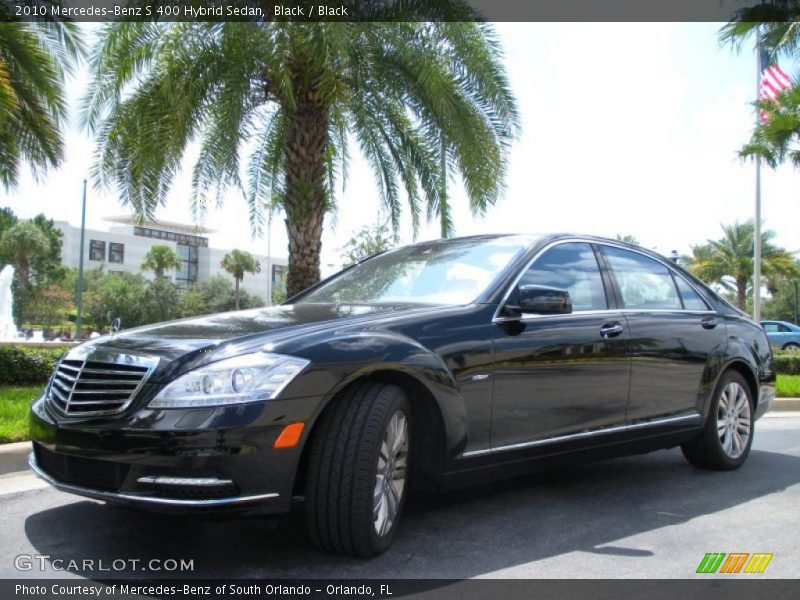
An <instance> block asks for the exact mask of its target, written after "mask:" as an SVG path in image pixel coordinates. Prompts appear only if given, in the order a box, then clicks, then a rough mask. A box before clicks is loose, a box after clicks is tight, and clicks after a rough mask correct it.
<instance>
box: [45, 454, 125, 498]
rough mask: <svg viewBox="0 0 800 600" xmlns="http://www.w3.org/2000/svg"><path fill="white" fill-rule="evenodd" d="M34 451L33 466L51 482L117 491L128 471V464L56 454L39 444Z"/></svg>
mask: <svg viewBox="0 0 800 600" xmlns="http://www.w3.org/2000/svg"><path fill="white" fill-rule="evenodd" d="M33 450H34V454H35V456H36V464H37V465H39V468H40V469H42V470H43V471H44V472H45V473H47V474H48V475H50V476H51V477H52V478H53V479H55V480H56V481H58V482H61V483H69V484H72V485H77V486H80V487H85V488H89V489H96V490H103V491H106V492H116V491H119V489H120V488H121V487H122V484H123V482H124V481H125V478H126V477H127V476H128V471H129V470H130V466H129V465H124V464H119V463H113V462H109V461H106V460H95V459H93V458H83V457H80V456H70V455H68V454H58V453H56V452H51V451H50V450H48V449H47V448H44V447H43V446H40V445H39V444H34V448H33Z"/></svg>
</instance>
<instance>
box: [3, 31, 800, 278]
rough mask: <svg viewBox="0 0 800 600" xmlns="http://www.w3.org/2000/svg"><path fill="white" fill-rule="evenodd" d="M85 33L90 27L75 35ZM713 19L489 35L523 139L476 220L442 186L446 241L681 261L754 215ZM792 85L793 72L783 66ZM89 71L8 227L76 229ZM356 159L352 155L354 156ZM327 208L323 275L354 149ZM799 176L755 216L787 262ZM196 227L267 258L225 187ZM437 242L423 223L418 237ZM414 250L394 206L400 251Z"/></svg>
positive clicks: (736, 91)
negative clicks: (518, 241)
mask: <svg viewBox="0 0 800 600" xmlns="http://www.w3.org/2000/svg"><path fill="white" fill-rule="evenodd" d="M84 26H85V27H87V28H88V27H91V26H90V25H84ZM719 27H720V24H715V23H655V24H647V23H623V24H609V23H566V24H558V23H498V24H496V29H497V31H498V33H499V35H500V38H501V41H502V43H503V46H504V50H505V64H506V66H507V69H508V74H509V78H510V82H511V87H512V90H513V92H514V94H515V95H516V98H517V101H518V105H519V109H520V113H521V117H522V132H521V135H520V136H519V139H518V140H517V141H516V142H515V143H514V145H513V146H512V148H511V153H510V165H509V166H510V168H509V172H508V177H507V181H506V191H505V193H504V194H503V195H502V196H501V197H499V198H498V199H497V202H496V204H495V206H494V207H493V208H491V209H490V210H489V211H488V213H487V214H486V215H485V216H484V217H482V218H475V217H473V216H472V215H471V214H470V211H469V209H468V205H467V201H466V196H465V194H464V193H463V190H462V189H461V188H460V184H459V183H458V182H457V181H456V182H454V183H453V184H452V187H451V190H450V194H451V196H452V199H453V204H454V217H455V226H456V234H457V235H470V234H475V233H486V232H533V233H546V232H574V233H585V234H595V235H603V236H609V237H614V236H615V235H616V234H622V235H625V234H629V235H633V236H635V237H636V238H637V239H638V240H639V242H640V243H641V244H642V245H643V246H646V247H648V248H653V249H655V250H657V251H659V252H661V253H663V254H669V253H670V252H671V251H672V250H677V251H678V252H680V253H689V252H690V247H691V245H693V244H699V243H703V242H705V241H706V240H708V239H709V238H715V239H716V238H719V237H720V235H721V229H720V224H721V223H732V222H733V221H735V220H740V221H744V220H746V219H748V218H752V216H753V213H754V190H755V176H754V172H755V171H754V166H753V165H752V164H751V163H743V162H742V161H741V160H740V159H739V158H738V156H737V150H738V148H739V147H741V145H742V144H743V143H744V142H745V141H747V139H748V138H749V135H750V131H751V129H752V123H753V120H754V112H753V107H752V102H753V101H754V99H755V92H756V89H755V88H756V65H755V57H754V55H753V52H752V51H749V50H748V49H745V50H743V51H742V52H741V54H736V53H735V52H733V51H732V50H731V49H730V48H728V47H721V46H720V45H719V42H718V41H717V31H718V29H719ZM781 67H782V68H783V69H784V70H785V71H787V72H788V73H790V74H791V75H792V76H793V77H797V76H798V72H797V69H796V68H795V65H793V64H789V63H785V61H784V62H781ZM87 81H88V73H87V72H86V71H85V69H83V70H80V71H79V72H78V73H77V74H76V76H75V77H74V78H73V79H71V80H70V81H69V84H68V97H69V102H70V107H71V110H72V113H73V119H72V122H71V123H70V124H69V127H68V129H67V131H66V160H65V161H64V164H63V166H62V167H61V168H60V169H58V170H56V171H51V172H50V173H48V174H47V175H46V176H45V177H43V178H41V179H40V180H39V181H37V180H36V178H35V177H34V176H33V175H32V174H30V173H27V172H26V173H25V175H24V176H23V177H22V179H21V183H20V185H19V186H18V188H17V189H15V190H12V191H7V190H3V189H2V188H0V205H2V206H10V207H11V208H12V209H13V210H14V211H15V212H16V213H17V214H18V215H19V216H21V217H32V216H34V215H36V214H38V213H40V212H44V213H45V214H46V215H47V216H48V217H50V218H53V219H56V220H67V221H69V222H70V223H72V224H73V225H76V226H77V225H80V205H81V188H82V180H83V179H84V178H85V177H88V174H89V169H90V167H91V165H92V161H93V153H94V144H93V142H92V140H91V139H90V138H89V137H88V134H87V133H85V132H84V131H82V130H81V129H80V127H79V126H78V124H77V118H76V115H77V112H78V110H79V109H80V99H81V96H82V95H83V93H84V90H85V85H86V82H87ZM353 148H355V144H353ZM193 154H194V152H192V151H190V152H189V153H188V155H187V161H186V164H185V168H184V170H183V173H182V174H181V175H180V176H179V177H177V178H176V180H175V183H174V184H173V188H172V190H171V193H170V197H169V200H168V202H167V205H166V206H164V207H162V208H160V209H159V210H158V211H157V218H160V219H164V220H169V221H179V222H184V223H191V213H190V209H189V198H190V173H191V156H192V155H193ZM354 154H355V156H354V160H353V161H352V164H351V168H350V176H349V180H348V183H347V186H346V188H345V191H344V193H342V191H341V190H338V191H337V195H338V197H337V203H338V207H339V208H338V211H337V213H336V215H335V216H333V218H332V217H331V216H329V217H328V218H327V219H326V226H325V231H324V235H323V255H322V265H323V272H324V273H329V272H331V271H333V270H335V269H336V268H338V265H339V264H340V263H341V261H342V259H341V248H342V246H343V245H344V243H345V242H346V241H347V240H348V239H349V238H350V236H351V235H352V233H353V232H354V231H355V230H357V229H359V228H360V227H362V226H365V225H369V224H373V223H375V222H377V221H378V220H379V219H380V218H381V217H380V201H379V196H378V192H377V188H376V186H375V185H374V183H373V177H372V174H371V171H370V169H369V167H368V166H367V164H366V163H365V162H364V161H363V160H362V159H361V157H360V156H358V155H357V154H356V153H355V152H354ZM799 192H800V173H798V172H796V171H794V170H792V169H791V168H790V167H788V166H785V167H780V168H779V169H778V170H776V171H772V170H770V169H765V170H764V172H763V176H762V203H763V208H762V216H763V219H764V223H765V227H766V228H768V229H773V230H774V231H775V232H776V242H777V243H778V244H780V245H782V246H784V247H786V248H788V249H790V250H793V251H794V250H800V222H799V221H798V218H797V217H798V214H799V213H800V210H799V209H800V202H799V200H800V193H799ZM128 212H129V211H127V210H126V209H125V208H124V207H122V206H121V205H120V204H119V201H118V198H117V196H116V195H115V194H114V192H113V190H98V189H94V187H93V186H91V181H90V188H89V195H88V210H87V227H89V228H93V229H107V228H108V227H109V226H110V224H109V223H107V222H106V221H104V220H103V219H104V218H105V217H108V216H114V215H122V214H126V213H128ZM203 225H205V226H206V227H209V228H211V229H214V230H216V233H213V234H211V235H210V236H209V237H210V243H211V245H212V246H214V247H218V248H224V249H231V248H235V247H236V248H242V249H245V250H248V251H251V252H255V253H259V254H265V253H266V248H267V241H266V239H265V238H266V236H263V237H261V238H259V239H252V237H251V236H250V235H249V234H248V231H249V229H248V218H247V205H246V202H245V200H244V198H243V197H241V196H240V195H239V193H237V192H235V191H229V192H228V193H226V195H225V197H224V207H223V208H222V209H221V210H216V209H214V208H213V207H210V209H209V211H208V213H207V215H206V217H205V220H204V222H203ZM435 237H438V224H437V223H431V224H429V225H426V226H424V227H423V228H422V229H421V231H420V232H419V234H418V236H417V238H416V239H417V240H418V241H421V240H426V239H432V238H435ZM413 241H414V236H413V232H412V230H411V224H410V217H409V212H408V210H405V212H404V215H403V223H402V226H401V231H400V242H401V243H411V242H413ZM271 248H272V254H273V255H275V256H286V255H287V253H288V251H287V238H286V233H285V230H284V227H283V223H282V220H281V219H276V220H275V221H274V224H273V227H272V240H271Z"/></svg>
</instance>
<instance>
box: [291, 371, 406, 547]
mask: <svg viewBox="0 0 800 600" xmlns="http://www.w3.org/2000/svg"><path fill="white" fill-rule="evenodd" d="M410 443H411V410H410V406H409V403H408V399H407V398H406V395H405V393H404V392H403V390H402V389H401V388H399V387H397V386H394V385H390V384H384V383H373V382H365V383H359V384H355V385H353V386H351V387H350V388H348V389H347V390H346V391H345V392H344V393H343V394H342V395H341V397H339V398H337V399H336V400H335V401H334V404H333V405H332V406H331V407H329V409H327V410H326V411H325V413H324V414H323V415H322V416H321V417H320V422H319V424H318V425H317V427H316V428H315V432H314V435H313V437H312V440H311V448H310V454H309V462H308V477H307V480H306V528H307V531H308V535H309V538H310V539H311V541H312V542H313V543H314V545H315V546H317V547H318V548H321V549H323V550H327V551H329V552H336V553H338V554H349V555H353V556H363V557H369V556H375V555H377V554H380V553H381V552H383V551H384V550H386V548H388V547H389V544H390V543H391V541H392V538H393V537H394V534H395V532H396V530H397V523H398V521H399V519H400V513H401V511H402V509H403V504H404V502H405V497H406V494H407V491H408V466H409V456H410V449H411V448H410V445H411V444H410Z"/></svg>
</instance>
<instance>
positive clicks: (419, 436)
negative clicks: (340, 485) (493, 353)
mask: <svg viewBox="0 0 800 600" xmlns="http://www.w3.org/2000/svg"><path fill="white" fill-rule="evenodd" d="M364 383H387V384H391V385H396V386H398V387H399V388H401V389H402V390H403V391H404V392H405V393H406V397H407V398H408V401H409V403H410V404H411V410H412V414H411V420H412V424H413V425H412V427H413V428H412V433H411V435H412V436H413V437H412V442H411V443H412V449H413V450H412V451H413V454H414V462H413V463H412V466H411V468H412V479H411V483H412V485H413V487H414V489H418V490H423V491H430V492H433V491H436V489H438V487H439V485H440V483H441V480H442V475H443V473H444V465H445V456H446V438H447V436H446V429H445V422H444V415H443V414H442V410H441V407H440V405H439V403H438V402H437V401H436V398H435V396H434V394H433V393H432V392H431V390H430V389H428V387H427V386H426V385H425V384H423V383H422V381H420V380H419V379H418V378H417V377H415V376H413V375H411V374H409V373H407V372H404V371H400V370H397V369H391V368H379V369H376V370H373V371H369V372H367V373H362V374H360V375H359V376H357V377H353V378H350V379H348V381H347V382H346V383H345V384H344V385H342V386H339V387H338V388H337V389H336V391H335V393H333V394H331V397H330V398H329V399H328V401H327V402H325V404H324V406H323V407H322V408H321V410H319V411H318V413H317V414H316V415H315V416H314V419H313V420H312V421H311V422H310V423H309V431H308V434H307V435H306V436H305V443H304V445H303V449H302V452H301V454H300V460H299V462H298V466H297V474H296V476H295V483H294V491H293V494H294V495H303V493H304V488H305V476H306V472H307V468H308V460H309V453H310V448H311V440H312V438H313V436H314V435H315V433H316V431H317V426H318V424H319V421H320V417H321V416H322V415H323V414H324V413H325V411H327V410H330V409H331V407H332V406H333V405H334V403H335V402H337V401H339V400H340V399H341V398H342V397H343V396H344V393H345V391H346V390H348V389H350V388H351V387H352V386H355V385H360V384H364Z"/></svg>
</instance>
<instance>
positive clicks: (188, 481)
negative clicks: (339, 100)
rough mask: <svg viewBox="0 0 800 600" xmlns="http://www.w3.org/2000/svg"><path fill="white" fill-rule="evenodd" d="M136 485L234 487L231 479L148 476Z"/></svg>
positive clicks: (140, 478)
mask: <svg viewBox="0 0 800 600" xmlns="http://www.w3.org/2000/svg"><path fill="white" fill-rule="evenodd" d="M136 483H149V484H154V485H178V486H189V485H194V486H197V487H219V486H225V485H233V482H232V481H231V480H230V479H217V478H216V477H168V476H164V475H155V476H153V475H147V476H145V477H139V479H137V480H136Z"/></svg>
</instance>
